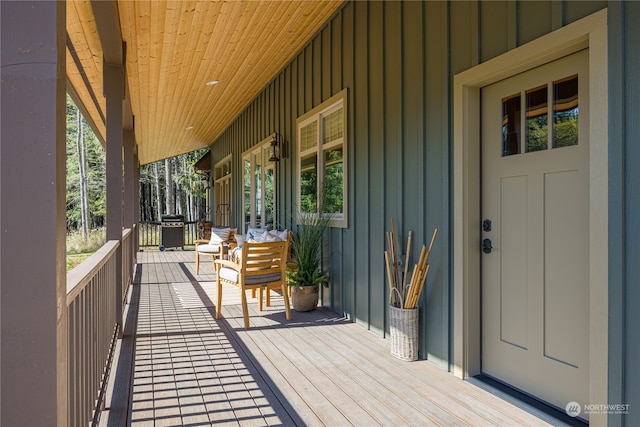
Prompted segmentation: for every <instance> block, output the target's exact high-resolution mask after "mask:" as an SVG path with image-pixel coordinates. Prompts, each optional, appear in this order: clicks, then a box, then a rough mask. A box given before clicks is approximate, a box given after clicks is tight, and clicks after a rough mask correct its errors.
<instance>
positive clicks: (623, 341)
mask: <svg viewBox="0 0 640 427" xmlns="http://www.w3.org/2000/svg"><path fill="white" fill-rule="evenodd" d="M608 21H609V22H608V28H609V30H608V31H609V42H608V46H609V58H608V60H609V403H611V404H628V405H629V411H630V414H629V416H627V417H626V418H622V417H619V416H616V415H610V416H609V424H610V425H613V426H619V425H623V426H638V425H640V309H639V307H640V191H639V190H638V186H639V184H640V167H638V165H639V164H640V25H638V23H639V22H640V3H639V2H611V3H610V4H609V10H608ZM603 243H604V242H603Z"/></svg>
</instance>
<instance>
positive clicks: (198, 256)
mask: <svg viewBox="0 0 640 427" xmlns="http://www.w3.org/2000/svg"><path fill="white" fill-rule="evenodd" d="M199 270H200V255H198V249H196V276H197V275H198V271H199Z"/></svg>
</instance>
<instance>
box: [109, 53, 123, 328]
mask: <svg viewBox="0 0 640 427" xmlns="http://www.w3.org/2000/svg"><path fill="white" fill-rule="evenodd" d="M124 76H125V72H124V66H121V65H110V64H108V63H106V62H105V63H104V95H105V98H106V100H107V117H106V143H107V149H106V160H107V209H106V210H107V213H106V223H107V241H109V240H117V241H118V242H120V245H119V246H118V251H117V254H116V279H115V280H116V283H115V289H114V295H113V296H114V298H115V307H116V308H115V310H116V322H117V323H118V324H119V325H120V326H122V274H121V271H122V226H123V201H124V199H123V192H122V183H123V182H122V173H123V170H122V168H123V159H122V151H123V129H122V101H123V99H124V87H125V86H124ZM120 334H122V328H120Z"/></svg>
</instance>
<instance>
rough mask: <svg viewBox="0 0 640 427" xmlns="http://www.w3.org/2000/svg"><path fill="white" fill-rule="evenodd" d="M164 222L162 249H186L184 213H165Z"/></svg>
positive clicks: (162, 221)
mask: <svg viewBox="0 0 640 427" xmlns="http://www.w3.org/2000/svg"><path fill="white" fill-rule="evenodd" d="M161 224H162V243H161V244H160V250H161V251H164V250H165V249H166V248H182V249H184V215H163V216H162V218H161Z"/></svg>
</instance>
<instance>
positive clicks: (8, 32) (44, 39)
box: [0, 1, 68, 426]
mask: <svg viewBox="0 0 640 427" xmlns="http://www.w3.org/2000/svg"><path fill="white" fill-rule="evenodd" d="M0 16H1V25H0V33H1V34H0V39H1V40H2V49H0V51H1V64H2V67H1V81H2V89H1V90H0V93H1V94H2V96H1V105H0V109H1V111H2V113H1V114H2V119H1V120H2V128H1V131H0V134H1V137H0V140H1V144H0V236H1V237H0V328H1V333H0V336H1V337H2V342H1V345H0V378H1V381H0V425H3V426H4V425H6V426H56V425H57V426H67V425H68V419H67V418H68V404H67V378H68V371H67V354H68V341H67V336H68V331H67V328H68V325H67V301H66V298H67V289H66V271H65V268H66V267H65V266H66V262H65V258H66V247H65V225H66V220H65V215H66V212H65V211H66V203H65V190H66V185H65V171H66V169H65V159H66V150H65V139H66V133H65V126H66V118H65V113H66V108H65V105H66V104H65V103H66V95H65V87H66V67H65V43H64V42H65V34H66V31H65V27H66V6H65V2H58V1H54V2H49V1H42V2H7V1H2V2H0Z"/></svg>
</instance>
